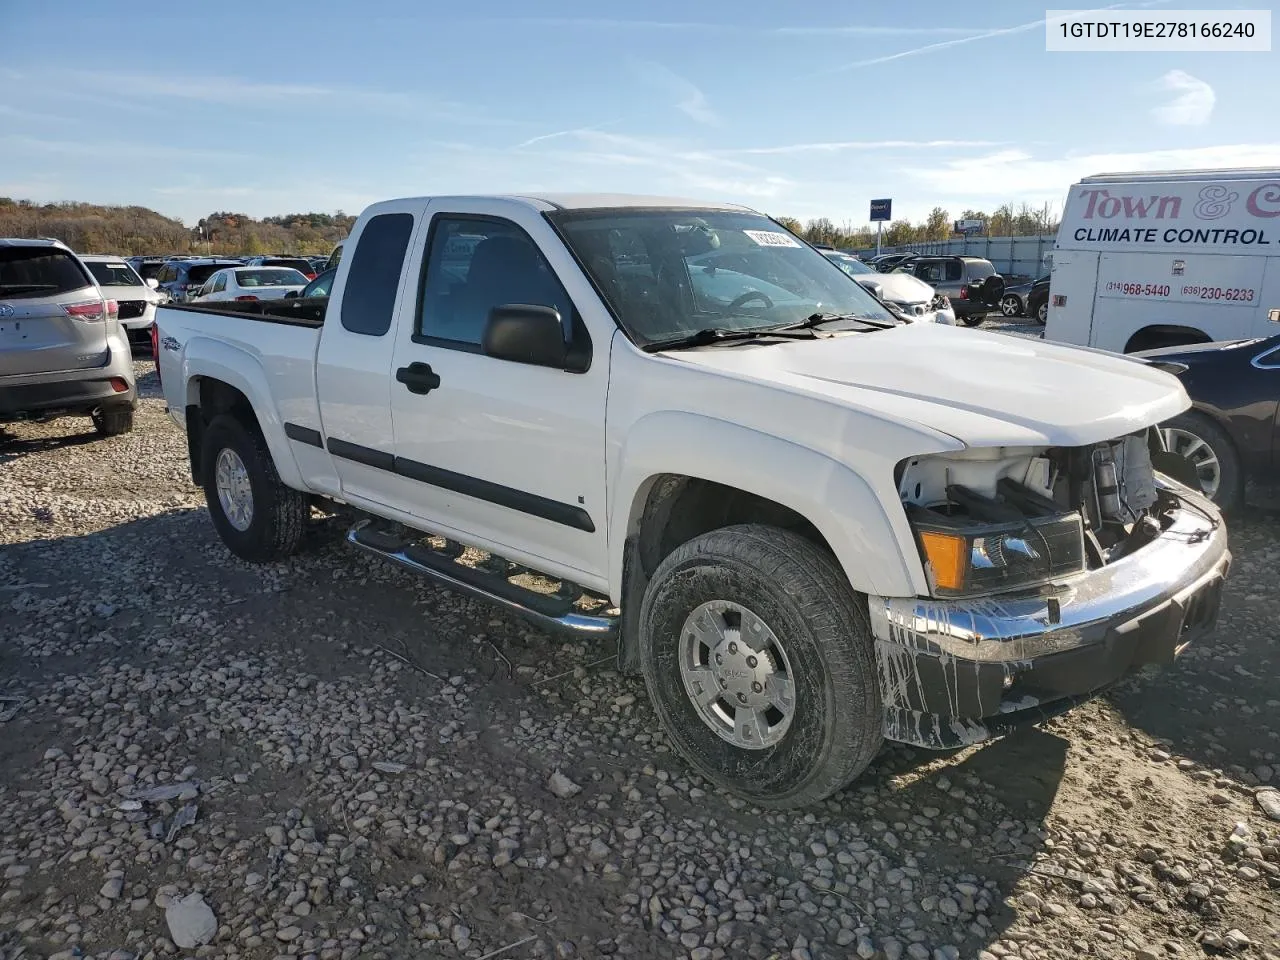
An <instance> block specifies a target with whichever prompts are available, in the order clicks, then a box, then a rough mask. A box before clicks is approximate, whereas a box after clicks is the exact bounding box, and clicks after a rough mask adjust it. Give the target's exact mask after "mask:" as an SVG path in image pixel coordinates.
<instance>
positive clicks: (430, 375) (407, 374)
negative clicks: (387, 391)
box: [396, 363, 440, 393]
mask: <svg viewBox="0 0 1280 960" xmlns="http://www.w3.org/2000/svg"><path fill="white" fill-rule="evenodd" d="M396 380H397V382H399V383H403V384H404V385H405V386H406V387H408V388H409V392H410V393H430V392H431V391H432V390H434V389H435V388H436V387H438V386H440V374H438V373H436V372H435V371H434V370H432V369H431V364H429V363H411V364H409V365H408V366H407V367H401V368H400V369H399V370H397V371H396Z"/></svg>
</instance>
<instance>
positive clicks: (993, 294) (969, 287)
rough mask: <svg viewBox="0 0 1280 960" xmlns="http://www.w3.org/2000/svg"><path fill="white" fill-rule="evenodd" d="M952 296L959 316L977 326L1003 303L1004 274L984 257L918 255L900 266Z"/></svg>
mask: <svg viewBox="0 0 1280 960" xmlns="http://www.w3.org/2000/svg"><path fill="white" fill-rule="evenodd" d="M898 269H899V270H904V271H906V272H908V273H910V274H912V275H914V276H916V277H918V278H919V279H921V280H923V281H924V282H925V283H927V284H929V286H931V287H933V288H934V290H936V291H937V292H938V293H941V294H945V295H946V296H947V297H948V298H949V299H950V300H951V307H952V309H954V310H955V312H956V319H957V320H959V321H960V322H961V323H963V324H964V325H965V326H967V327H976V326H977V325H978V324H980V323H982V321H983V319H984V318H985V317H986V315H987V314H988V313H989V312H990V311H991V310H993V309H995V308H996V307H997V306H999V304H1000V297H1001V295H1002V294H1003V293H1004V278H1003V277H1001V276H1000V274H998V273H997V272H996V268H995V266H994V265H993V264H992V263H991V261H990V260H983V259H982V258H981V257H917V258H916V259H914V260H911V261H910V262H908V263H906V264H904V265H903V266H901V267H899V268H898Z"/></svg>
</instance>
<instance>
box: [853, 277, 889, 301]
mask: <svg viewBox="0 0 1280 960" xmlns="http://www.w3.org/2000/svg"><path fill="white" fill-rule="evenodd" d="M858 283H860V284H862V289H864V290H866V291H867V293H869V294H871V295H872V296H873V297H875V298H876V299H877V300H883V299H884V287H882V286H881V285H880V284H879V283H877V282H876V281H874V280H859V281H858Z"/></svg>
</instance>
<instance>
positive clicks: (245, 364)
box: [182, 337, 307, 490]
mask: <svg viewBox="0 0 1280 960" xmlns="http://www.w3.org/2000/svg"><path fill="white" fill-rule="evenodd" d="M200 378H207V379H212V380H221V381H222V382H223V383H226V384H228V385H230V386H232V387H235V388H236V389H237V390H239V391H240V392H241V393H243V394H244V395H245V396H246V397H247V398H248V400H249V403H250V405H251V406H252V407H253V413H254V416H255V417H257V420H258V427H259V429H261V431H262V436H263V438H264V439H265V440H266V441H267V449H269V450H270V451H271V459H272V460H274V461H275V465H276V472H277V473H279V474H280V479H281V480H282V481H283V482H284V483H285V485H286V486H290V487H293V488H294V489H296V490H306V489H307V485H306V483H305V482H304V481H303V478H302V470H301V469H300V468H299V467H298V461H297V460H296V459H295V458H294V455H293V449H292V447H291V446H290V444H289V439H288V437H286V436H285V432H284V421H283V420H282V419H281V417H280V413H279V411H278V410H277V409H276V404H275V401H274V400H273V399H272V396H271V389H270V386H269V382H268V379H267V373H266V370H265V369H264V368H263V366H262V362H261V361H260V360H259V359H258V357H256V356H254V354H252V353H251V352H249V351H248V350H242V349H240V348H239V347H236V346H233V345H232V344H229V343H227V342H226V341H223V340H216V339H214V338H212V337H193V338H192V339H190V340H188V341H187V344H186V348H185V349H184V350H183V353H182V382H183V383H184V384H186V402H187V404H194V403H199V402H200V387H199V380H200Z"/></svg>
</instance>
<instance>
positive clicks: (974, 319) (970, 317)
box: [960, 313, 987, 327]
mask: <svg viewBox="0 0 1280 960" xmlns="http://www.w3.org/2000/svg"><path fill="white" fill-rule="evenodd" d="M985 319H987V315H986V314H985V313H970V314H967V315H965V316H963V317H961V318H960V322H961V323H963V324H964V325H965V326H966V327H977V326H981V324H982V321H983V320H985Z"/></svg>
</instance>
